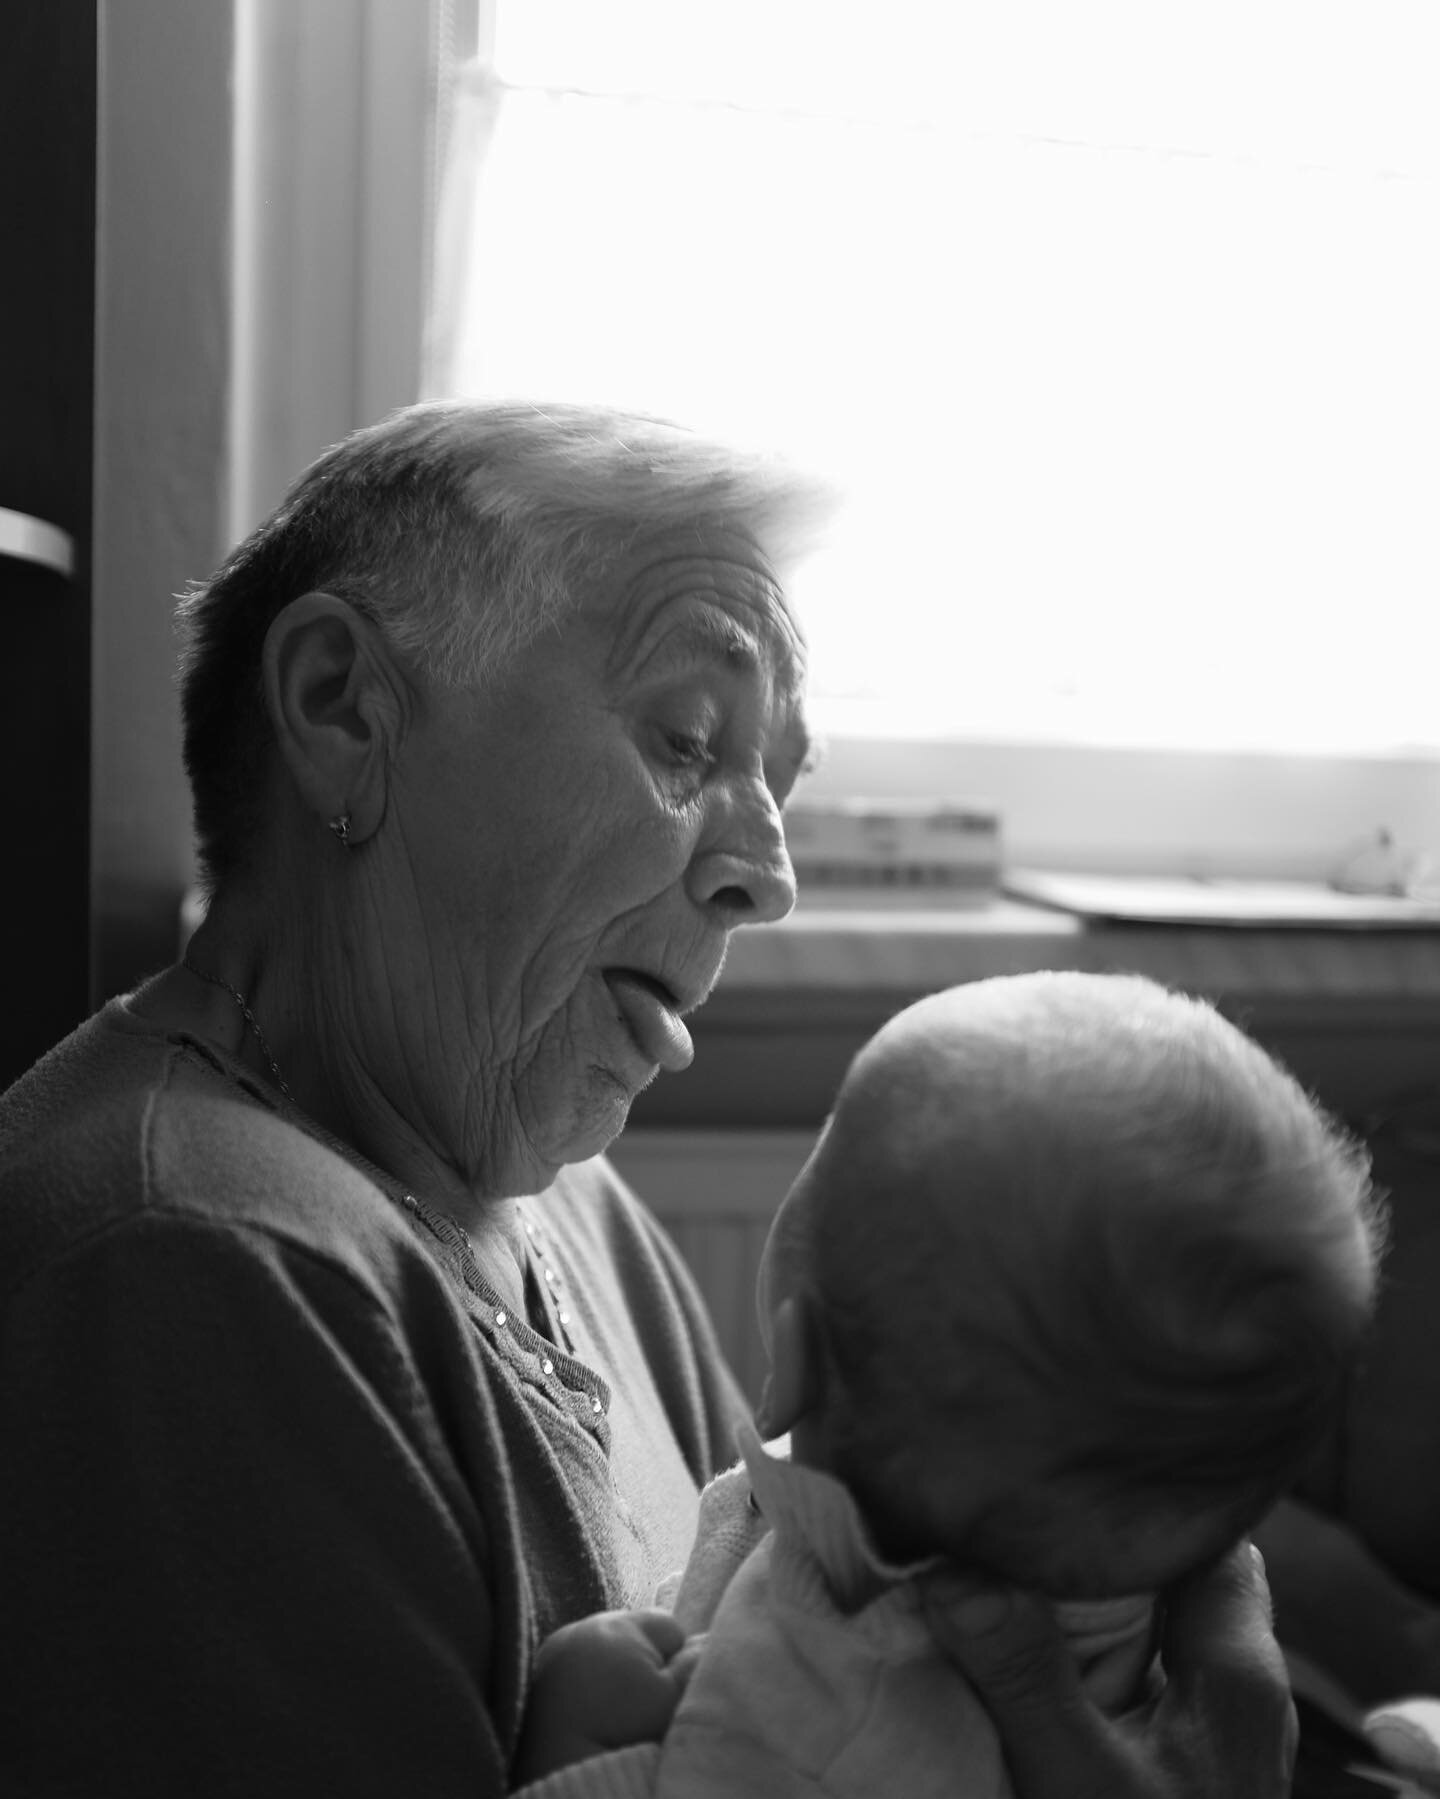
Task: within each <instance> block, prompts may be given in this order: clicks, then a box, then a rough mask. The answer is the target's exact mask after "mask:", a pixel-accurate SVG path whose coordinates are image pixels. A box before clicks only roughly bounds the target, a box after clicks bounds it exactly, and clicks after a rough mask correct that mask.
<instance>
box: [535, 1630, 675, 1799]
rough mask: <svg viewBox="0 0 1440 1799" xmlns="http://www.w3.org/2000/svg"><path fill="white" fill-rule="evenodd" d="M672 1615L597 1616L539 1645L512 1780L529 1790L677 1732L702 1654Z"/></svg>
mask: <svg viewBox="0 0 1440 1799" xmlns="http://www.w3.org/2000/svg"><path fill="white" fill-rule="evenodd" d="M699 1642H700V1639H699V1638H692V1639H691V1640H690V1644H689V1646H688V1647H687V1645H686V1638H685V1633H684V1631H682V1630H681V1628H680V1626H679V1625H678V1624H677V1623H676V1622H675V1620H674V1618H672V1617H671V1615H670V1613H669V1612H661V1611H637V1612H596V1613H595V1614H594V1616H593V1617H589V1618H580V1619H578V1620H577V1621H576V1622H575V1623H574V1624H566V1625H564V1626H562V1627H561V1629H559V1630H557V1631H556V1632H555V1634H554V1635H553V1636H550V1637H547V1638H546V1639H545V1641H544V1642H543V1643H542V1644H541V1645H540V1649H539V1653H538V1654H537V1655H536V1657H535V1670H534V1674H533V1675H532V1677H531V1683H530V1696H529V1699H528V1701H527V1702H526V1707H525V1722H524V1724H523V1726H522V1727H521V1731H520V1747H519V1749H518V1751H517V1752H516V1756H515V1766H514V1768H513V1770H512V1779H513V1781H514V1784H515V1785H516V1786H524V1785H527V1784H528V1783H529V1782H530V1781H533V1780H539V1779H541V1778H542V1777H543V1776H544V1775H546V1774H553V1773H555V1772H556V1770H557V1769H559V1768H564V1767H568V1766H569V1765H570V1763H571V1762H578V1761H585V1760H587V1759H588V1758H589V1757H590V1756H592V1755H603V1754H605V1753H606V1752H607V1751H608V1750H611V1749H626V1748H629V1747H630V1745H631V1744H633V1743H658V1742H659V1741H660V1739H661V1737H663V1736H664V1734H665V1732H666V1731H667V1730H668V1729H669V1727H670V1720H671V1718H672V1717H673V1716H674V1713H675V1707H676V1706H677V1705H678V1704H679V1703H680V1695H681V1694H682V1693H683V1692H684V1691H685V1686H686V1683H687V1682H688V1680H689V1678H690V1675H691V1673H692V1672H693V1670H694V1667H695V1662H696V1660H697V1658H698V1655H699Z"/></svg>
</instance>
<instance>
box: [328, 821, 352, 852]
mask: <svg viewBox="0 0 1440 1799" xmlns="http://www.w3.org/2000/svg"><path fill="white" fill-rule="evenodd" d="M329 828H330V829H331V830H332V831H333V832H334V833H335V835H336V836H337V837H338V838H339V839H340V847H341V848H342V849H347V850H348V849H349V848H350V814H349V813H348V812H337V813H336V814H335V816H334V818H332V819H331V820H330V827H329Z"/></svg>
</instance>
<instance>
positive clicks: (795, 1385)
mask: <svg viewBox="0 0 1440 1799" xmlns="http://www.w3.org/2000/svg"><path fill="white" fill-rule="evenodd" d="M817 1352H818V1345H817V1344H816V1341H815V1337H814V1331H813V1328H812V1320H811V1317H810V1307H809V1301H808V1299H807V1297H806V1295H805V1294H804V1293H791V1294H789V1295H787V1297H786V1298H784V1299H782V1300H781V1301H780V1303H779V1305H778V1306H776V1308H775V1310H774V1311H773V1312H772V1313H771V1314H770V1373H769V1375H768V1377H767V1378H766V1381H765V1391H764V1392H763V1393H762V1394H761V1396H760V1405H759V1407H758V1409H757V1411H756V1414H755V1428H756V1429H757V1430H758V1431H759V1433H760V1435H761V1436H762V1437H781V1436H784V1434H785V1432H786V1431H787V1430H793V1429H794V1428H795V1426H796V1424H798V1423H799V1421H800V1420H801V1419H802V1418H803V1417H804V1416H805V1415H806V1413H807V1412H810V1411H813V1410H814V1409H815V1407H816V1406H817V1405H818V1404H819V1401H820V1358H819V1355H818V1353H817Z"/></svg>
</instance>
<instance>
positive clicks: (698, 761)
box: [664, 731, 714, 768]
mask: <svg viewBox="0 0 1440 1799" xmlns="http://www.w3.org/2000/svg"><path fill="white" fill-rule="evenodd" d="M664 739H665V747H666V749H667V750H668V751H669V752H670V756H671V759H672V760H673V761H674V762H675V763H676V765H677V766H678V767H681V768H706V767H708V766H709V764H710V763H711V762H712V761H714V755H713V753H712V751H711V748H710V739H709V738H708V737H699V736H696V735H695V733H694V732H692V731H666V732H665V733H664Z"/></svg>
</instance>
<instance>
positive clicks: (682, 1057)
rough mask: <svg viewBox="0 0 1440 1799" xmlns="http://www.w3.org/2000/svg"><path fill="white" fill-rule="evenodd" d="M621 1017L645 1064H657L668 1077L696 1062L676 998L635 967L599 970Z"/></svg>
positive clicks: (662, 984)
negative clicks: (668, 1074)
mask: <svg viewBox="0 0 1440 1799" xmlns="http://www.w3.org/2000/svg"><path fill="white" fill-rule="evenodd" d="M602 972H603V976H604V981H605V985H606V986H607V987H608V988H609V989H610V994H611V997H612V998H613V999H614V1001H615V1004H616V1007H617V1009H618V1010H619V1013H620V1016H621V1018H622V1019H624V1021H625V1024H626V1026H627V1027H628V1029H629V1031H630V1035H631V1036H632V1037H633V1038H634V1039H635V1043H636V1046H637V1047H638V1049H639V1051H640V1053H641V1055H642V1056H644V1057H645V1059H646V1061H647V1062H655V1063H658V1064H659V1066H660V1067H661V1068H663V1069H665V1070H666V1071H667V1072H668V1073H670V1074H678V1073H679V1072H680V1070H681V1069H682V1068H688V1067H689V1066H690V1064H691V1062H692V1061H693V1060H694V1059H695V1045H694V1044H693V1043H692V1042H691V1040H690V1033H689V1031H687V1030H686V1028H685V1026H684V1024H683V1023H682V1021H681V1018H680V1013H679V1011H678V1010H677V1008H676V1003H675V996H674V994H673V993H671V991H670V989H669V988H668V987H667V986H666V985H665V984H664V982H663V981H659V980H657V979H656V978H655V976H654V975H648V974H642V973H641V971H640V970H639V969H638V968H607V969H605V970H603V971H602Z"/></svg>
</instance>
